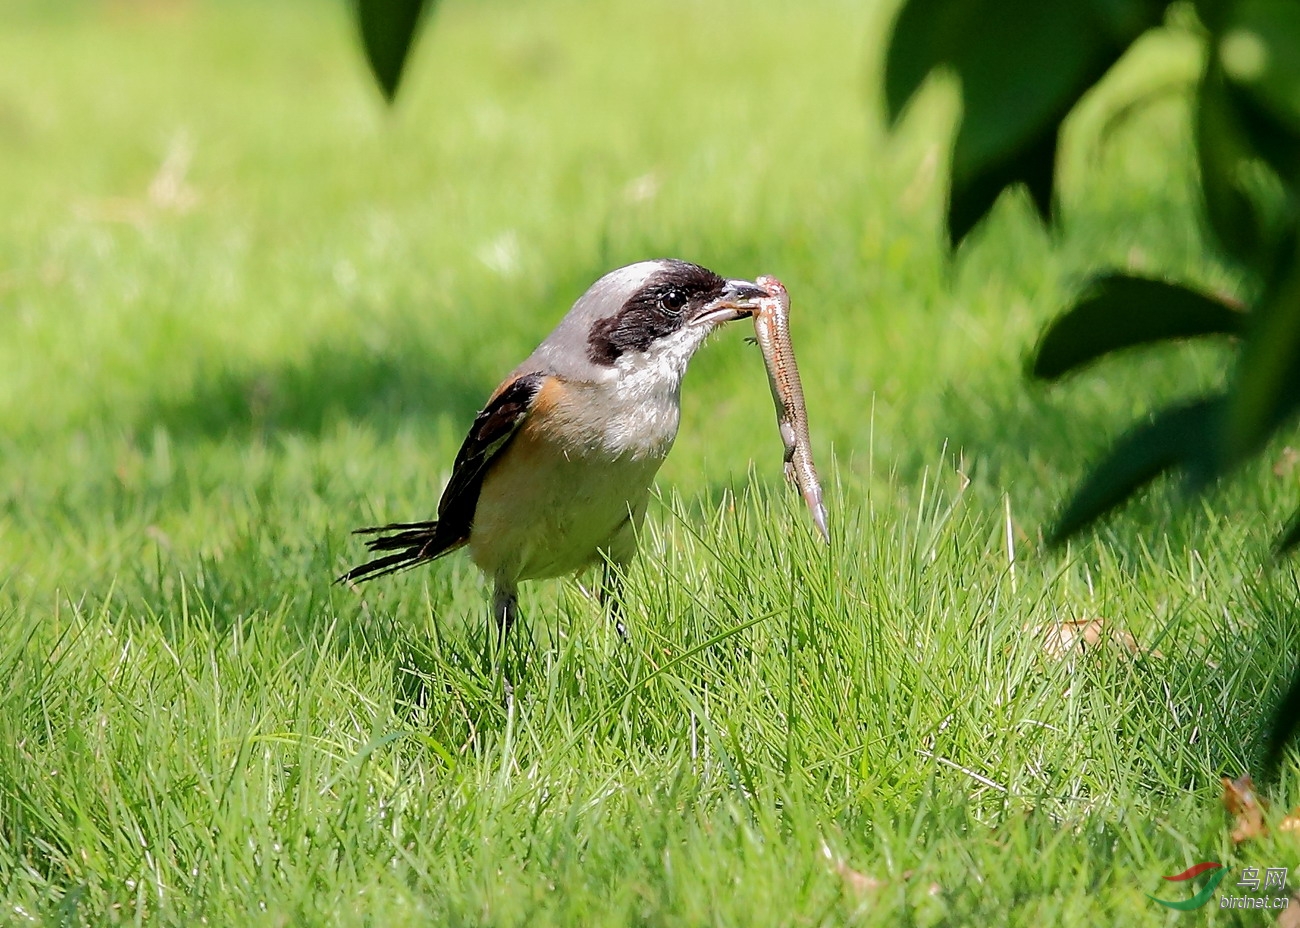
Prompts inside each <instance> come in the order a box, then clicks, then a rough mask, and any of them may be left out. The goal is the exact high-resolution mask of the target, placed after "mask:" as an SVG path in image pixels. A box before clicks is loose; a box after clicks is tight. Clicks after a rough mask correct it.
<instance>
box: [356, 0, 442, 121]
mask: <svg viewBox="0 0 1300 928" xmlns="http://www.w3.org/2000/svg"><path fill="white" fill-rule="evenodd" d="M356 5H357V20H358V23H359V24H360V27H361V44H362V46H363V47H364V48H365V52H366V60H367V61H368V62H370V70H371V71H372V72H374V75H375V80H376V81H378V82H379V87H380V89H381V90H382V91H383V92H384V97H385V99H387V100H388V101H389V102H390V103H391V102H392V101H393V98H394V97H395V96H396V95H397V85H398V84H399V83H400V82H401V80H402V69H403V67H405V65H406V59H407V56H408V55H409V54H410V51H411V44H412V42H413V41H414V39H415V33H416V31H417V30H418V29H419V26H420V22H421V20H422V19H423V18H424V15H425V13H426V11H427V8H428V7H430V6H431V5H432V4H431V3H429V2H428V0H356Z"/></svg>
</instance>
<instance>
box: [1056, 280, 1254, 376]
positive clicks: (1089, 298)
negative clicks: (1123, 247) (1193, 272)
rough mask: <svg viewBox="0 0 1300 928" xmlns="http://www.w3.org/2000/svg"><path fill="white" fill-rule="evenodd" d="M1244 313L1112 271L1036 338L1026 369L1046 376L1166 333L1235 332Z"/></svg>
mask: <svg viewBox="0 0 1300 928" xmlns="http://www.w3.org/2000/svg"><path fill="white" fill-rule="evenodd" d="M1246 319H1247V316H1246V314H1245V313H1244V312H1242V311H1240V310H1239V309H1236V308H1234V307H1232V306H1230V305H1228V304H1227V303H1225V302H1223V301H1222V300H1219V299H1216V298H1215V297H1212V296H1210V295H1208V294H1205V293H1201V292H1199V291H1197V290H1192V289H1190V288H1188V287H1183V286H1180V285H1179V284H1172V283H1167V282H1166V281H1163V280H1148V279H1146V278H1142V277H1128V276H1125V275H1123V274H1112V275H1108V276H1105V277H1102V278H1100V279H1098V280H1097V281H1095V282H1093V283H1092V284H1091V285H1089V286H1088V288H1087V289H1086V290H1085V291H1084V295H1083V298H1082V299H1081V300H1080V301H1079V302H1078V303H1077V304H1075V306H1074V308H1073V309H1071V310H1069V311H1068V312H1066V313H1065V314H1064V315H1062V316H1058V317H1057V318H1056V319H1055V320H1054V321H1053V322H1052V324H1051V325H1049V326H1048V327H1047V331H1046V332H1044V333H1043V337H1042V340H1041V341H1039V343H1038V350H1037V352H1036V357H1035V358H1034V366H1033V370H1032V373H1033V375H1034V376H1035V377H1041V378H1044V379H1046V380H1052V379H1055V378H1057V377H1060V376H1062V375H1063V374H1065V373H1067V372H1069V371H1072V370H1074V369H1075V368H1077V367H1080V366H1082V365H1084V364H1087V363H1088V362H1090V361H1094V360H1096V359H1097V358H1100V357H1101V356H1102V355H1105V354H1108V353H1109V352H1112V351H1117V350H1119V349H1121V348H1130V347H1132V346H1134V345H1144V344H1149V343H1151V342H1157V341H1163V340H1165V339H1171V338H1195V337H1197V336H1200V335H1240V334H1241V332H1242V330H1243V329H1244V328H1245V323H1246Z"/></svg>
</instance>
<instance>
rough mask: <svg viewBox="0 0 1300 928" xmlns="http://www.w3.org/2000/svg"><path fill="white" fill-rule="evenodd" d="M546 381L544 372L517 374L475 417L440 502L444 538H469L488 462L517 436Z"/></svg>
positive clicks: (439, 508) (441, 526) (439, 523)
mask: <svg viewBox="0 0 1300 928" xmlns="http://www.w3.org/2000/svg"><path fill="white" fill-rule="evenodd" d="M544 380H545V377H544V376H543V375H542V374H525V375H523V376H522V377H516V378H515V379H514V380H512V381H510V382H509V383H508V384H506V385H505V386H503V387H502V388H501V389H500V390H499V391H497V393H496V394H494V395H493V397H492V398H491V399H490V400H488V403H487V405H486V406H484V407H483V410H482V411H481V412H480V413H479V414H478V416H476V417H475V419H474V424H473V425H472V426H470V430H469V434H468V435H467V436H465V441H464V443H463V444H462V445H461V446H460V451H459V452H457V454H456V463H455V464H453V465H452V468H451V479H450V480H449V481H447V488H446V489H445V490H443V491H442V499H441V501H440V502H439V503H438V525H439V528H440V530H441V531H440V534H442V535H443V537H445V538H448V539H450V538H455V539H456V540H457V541H463V540H464V539H466V538H468V537H469V529H470V524H471V523H472V522H473V520H474V510H475V508H476V507H477V506H478V494H479V490H480V489H481V488H482V486H483V476H484V474H486V473H487V468H488V465H489V464H491V463H492V459H493V458H495V457H496V456H497V455H498V454H500V453H501V450H502V449H503V448H505V446H506V444H507V443H508V442H509V441H510V439H511V438H512V437H514V434H515V431H516V430H517V429H518V428H519V426H520V424H521V423H522V422H523V421H524V417H525V416H526V415H527V414H528V410H529V409H531V408H532V405H533V402H534V400H536V399H537V394H538V392H539V391H540V390H541V388H542V383H543V381H544Z"/></svg>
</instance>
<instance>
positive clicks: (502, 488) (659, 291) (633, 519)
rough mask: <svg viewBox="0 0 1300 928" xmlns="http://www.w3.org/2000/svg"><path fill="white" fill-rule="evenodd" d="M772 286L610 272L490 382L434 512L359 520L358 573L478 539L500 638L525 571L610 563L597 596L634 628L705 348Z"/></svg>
mask: <svg viewBox="0 0 1300 928" xmlns="http://www.w3.org/2000/svg"><path fill="white" fill-rule="evenodd" d="M766 294H767V291H766V290H765V289H764V288H763V287H762V286H760V285H759V284H758V283H755V282H754V281H750V280H743V279H728V278H724V277H722V276H720V275H718V274H716V273H714V272H713V271H711V270H709V269H707V268H705V267H702V266H700V265H698V264H693V263H691V262H688V261H683V260H680V259H675V258H660V259H655V260H650V261H640V262H637V263H635V264H629V265H627V266H625V267H620V268H617V269H615V270H612V271H610V272H609V273H607V274H605V275H604V276H603V277H601V278H600V279H599V280H597V281H596V282H595V283H593V284H592V285H591V286H590V287H589V288H588V289H587V291H586V292H585V293H583V294H582V296H580V297H579V298H578V300H577V302H575V303H574V304H573V307H572V308H571V309H570V310H569V311H568V313H567V314H566V315H565V316H564V318H562V319H561V320H560V322H559V324H558V325H557V326H556V327H555V329H554V331H552V332H551V333H550V334H549V335H548V336H546V338H545V339H543V340H542V342H541V344H539V345H538V346H537V348H536V349H535V350H534V351H533V352H532V354H530V355H529V356H528V357H527V358H525V359H524V361H523V362H522V363H521V364H519V365H518V366H517V367H516V368H515V369H514V370H513V371H511V372H510V373H509V374H508V375H507V376H506V378H505V380H503V381H502V382H501V384H500V386H498V387H497V388H496V389H495V390H494V391H493V392H492V394H491V396H489V397H488V400H487V403H486V404H485V405H484V406H483V408H482V410H481V411H480V412H479V413H478V415H477V416H476V417H475V419H474V423H473V425H471V426H470V429H469V434H468V435H467V436H466V438H465V440H464V442H463V443H462V445H461V447H460V451H459V452H458V453H457V455H456V459H455V461H454V463H453V464H452V469H451V477H450V479H449V480H448V481H447V485H446V488H445V489H444V490H443V493H442V497H441V499H440V500H439V502H438V509H437V517H436V518H435V519H432V520H429V521H423V522H393V523H389V524H387V525H377V526H371V527H367V528H360V529H357V530H356V532H355V534H360V535H366V536H370V538H369V541H368V542H367V544H366V547H367V549H368V550H369V551H370V552H371V553H372V554H376V555H378V556H377V557H374V558H373V559H372V560H369V561H367V562H365V563H363V564H360V565H358V566H356V567H353V568H352V569H351V570H349V571H347V572H346V573H344V574H343V575H342V576H340V577H339V578H338V582H339V583H347V584H355V583H360V582H362V581H365V580H371V579H374V578H377V577H382V576H384V575H386V574H391V573H395V572H397V571H402V570H406V569H408V568H411V567H415V566H417V565H419V564H424V563H426V562H428V561H433V560H436V559H438V558H440V557H442V556H444V555H446V554H449V553H450V552H452V551H455V550H457V549H459V548H462V547H468V549H469V556H470V559H471V560H472V561H473V562H474V563H475V565H477V566H478V568H479V569H480V570H481V571H482V572H483V574H484V575H485V576H486V577H487V578H488V579H489V581H490V582H491V584H492V589H493V592H492V615H493V617H494V618H495V620H496V623H497V627H498V630H499V634H500V635H501V637H502V639H504V638H505V636H506V635H508V634H509V631H510V628H511V626H512V625H513V624H514V623H515V621H516V619H517V618H518V614H519V599H518V590H519V584H520V583H521V582H523V581H526V580H543V579H548V578H554V577H562V576H566V575H570V574H578V573H581V572H583V571H585V570H587V569H589V568H591V567H593V566H595V565H598V564H600V565H603V567H604V570H603V572H602V577H601V582H600V588H599V589H600V599H601V601H602V602H603V603H605V604H606V606H607V608H608V609H609V611H610V613H611V618H613V619H614V620H615V623H616V626H617V628H618V631H619V633H620V634H621V635H623V636H624V637H626V629H625V627H624V625H623V620H622V611H623V602H622V589H621V583H622V580H621V578H622V574H623V569H624V568H625V567H626V566H627V565H628V564H629V563H630V562H631V560H632V559H633V557H634V556H635V554H636V547H637V534H638V531H639V528H640V526H641V524H642V521H643V520H644V518H645V514H646V506H647V503H648V501H649V497H650V490H651V484H652V482H653V480H654V478H655V475H656V473H658V471H659V467H660V465H661V464H663V462H664V459H665V458H666V457H667V455H668V452H669V450H670V449H671V448H672V446H673V441H674V440H675V439H676V437H677V429H678V425H679V423H680V421H681V387H682V378H683V376H684V375H685V373H686V368H687V365H688V363H689V362H690V360H691V358H692V357H693V356H694V355H695V352H696V351H697V350H698V349H699V348H700V346H701V345H703V344H704V342H705V340H706V339H707V338H708V337H709V335H710V334H711V333H713V332H714V331H715V330H716V329H717V328H718V327H719V326H721V325H723V324H725V323H727V322H732V321H735V320H737V319H743V318H745V317H747V316H752V315H753V313H754V310H755V308H756V306H757V302H758V301H759V300H760V299H762V298H763V297H764V296H765V295H766Z"/></svg>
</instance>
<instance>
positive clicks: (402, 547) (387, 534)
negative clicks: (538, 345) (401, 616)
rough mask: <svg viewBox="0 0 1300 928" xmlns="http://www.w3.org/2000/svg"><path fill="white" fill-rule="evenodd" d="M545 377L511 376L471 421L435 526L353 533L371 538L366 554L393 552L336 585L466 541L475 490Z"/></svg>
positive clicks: (437, 553)
mask: <svg viewBox="0 0 1300 928" xmlns="http://www.w3.org/2000/svg"><path fill="white" fill-rule="evenodd" d="M544 379H545V378H544V377H543V375H541V374H525V375H524V376H522V377H516V378H515V379H514V380H512V381H510V383H509V384H508V385H506V386H505V387H504V388H502V389H501V390H500V391H499V392H498V393H497V394H496V395H495V396H493V397H492V399H490V400H488V404H487V405H486V406H484V407H483V409H482V411H481V412H480V413H479V414H478V415H477V416H476V417H475V418H474V424H473V425H472V426H470V430H469V434H468V435H467V436H465V441H464V443H463V444H462V445H461V446H460V451H459V452H457V454H456V462H455V464H453V465H452V468H451V479H450V480H449V481H447V488H446V489H445V490H443V491H442V499H441V501H439V503H438V519H437V521H434V522H393V523H390V524H389V525H377V526H373V527H371V528H359V529H357V530H356V532H355V534H359V535H376V536H378V537H375V538H372V539H370V541H368V542H366V547H367V548H368V549H369V550H371V551H393V552H395V553H393V554H387V555H384V556H383V557H380V558H376V559H375V560H373V561H368V562H367V563H365V564H361V565H360V566H357V567H354V568H352V569H351V570H349V571H348V572H347V573H345V574H344V575H343V576H341V577H339V578H338V582H339V583H348V582H354V581H361V580H370V579H372V578H374V577H382V576H383V575H384V574H391V573H396V572H397V571H399V570H405V569H407V568H408V567H414V566H415V565H416V564H422V563H424V562H425V561H431V560H433V559H434V558H438V557H441V556H442V555H444V554H446V553H447V552H449V551H454V550H455V549H456V548H459V547H460V546H461V545H463V544H465V542H467V541H468V540H469V531H470V526H471V525H472V524H473V521H474V510H475V509H476V508H477V507H478V494H479V490H481V489H482V487H483V476H484V475H485V474H486V473H487V468H488V465H489V464H491V463H492V459H493V458H494V457H496V456H497V455H498V454H499V453H500V452H501V449H502V448H504V447H505V446H506V443H507V442H509V441H510V439H511V438H512V437H513V436H514V434H515V431H516V430H517V429H518V428H519V424H520V423H521V422H523V420H524V416H525V415H526V414H527V413H528V410H529V408H531V406H532V404H533V400H534V399H536V398H537V393H538V391H539V390H540V389H541V387H542V381H543V380H544Z"/></svg>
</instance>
